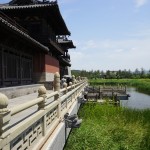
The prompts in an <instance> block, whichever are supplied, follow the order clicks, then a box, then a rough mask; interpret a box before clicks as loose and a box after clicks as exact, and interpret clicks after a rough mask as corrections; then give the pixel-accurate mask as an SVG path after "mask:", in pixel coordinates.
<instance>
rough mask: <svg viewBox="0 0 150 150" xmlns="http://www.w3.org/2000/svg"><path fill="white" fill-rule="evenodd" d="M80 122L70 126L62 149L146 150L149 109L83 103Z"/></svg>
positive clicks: (149, 144)
mask: <svg viewBox="0 0 150 150" xmlns="http://www.w3.org/2000/svg"><path fill="white" fill-rule="evenodd" d="M79 116H80V118H82V119H83V123H82V125H81V127H80V128H79V129H73V130H72V132H71V134H70V136H69V139H68V142H67V144H66V146H65V148H64V150H149V149H150V120H149V118H150V110H140V111H139V110H131V109H127V108H122V107H114V106H112V105H108V104H106V105H100V104H98V103H90V104H89V103H87V104H85V105H84V106H83V107H82V108H81V109H80V111H79Z"/></svg>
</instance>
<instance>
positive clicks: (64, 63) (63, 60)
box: [59, 57, 71, 67]
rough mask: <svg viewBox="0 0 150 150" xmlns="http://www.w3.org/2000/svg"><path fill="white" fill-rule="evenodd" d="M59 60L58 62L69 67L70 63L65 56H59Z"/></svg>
mask: <svg viewBox="0 0 150 150" xmlns="http://www.w3.org/2000/svg"><path fill="white" fill-rule="evenodd" d="M59 62H60V63H61V64H63V65H64V66H69V67H71V64H70V63H69V62H68V61H67V60H66V59H65V58H62V57H60V58H59Z"/></svg>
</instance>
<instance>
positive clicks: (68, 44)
mask: <svg viewBox="0 0 150 150" xmlns="http://www.w3.org/2000/svg"><path fill="white" fill-rule="evenodd" d="M58 43H59V44H60V45H61V46H63V47H65V48H67V49H69V48H76V46H74V45H73V42H72V41H71V40H70V41H61V42H58Z"/></svg>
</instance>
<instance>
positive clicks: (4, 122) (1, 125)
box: [0, 93, 11, 147]
mask: <svg viewBox="0 0 150 150" xmlns="http://www.w3.org/2000/svg"><path fill="white" fill-rule="evenodd" d="M7 106H8V98H7V96H5V95H4V94H2V93H0V139H5V138H8V137H9V135H10V132H9V130H8V129H9V122H10V119H11V114H10V110H9V109H8V108H7ZM8 144H9V143H8ZM6 147H7V146H6ZM8 147H9V146H8Z"/></svg>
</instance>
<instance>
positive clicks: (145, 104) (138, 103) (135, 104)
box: [121, 87, 150, 109]
mask: <svg viewBox="0 0 150 150" xmlns="http://www.w3.org/2000/svg"><path fill="white" fill-rule="evenodd" d="M127 94H130V96H131V97H129V100H122V101H121V105H122V106H123V107H128V108H134V109H147V108H149V109H150V96H149V95H146V94H143V93H140V92H138V91H136V88H133V87H130V88H127Z"/></svg>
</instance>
